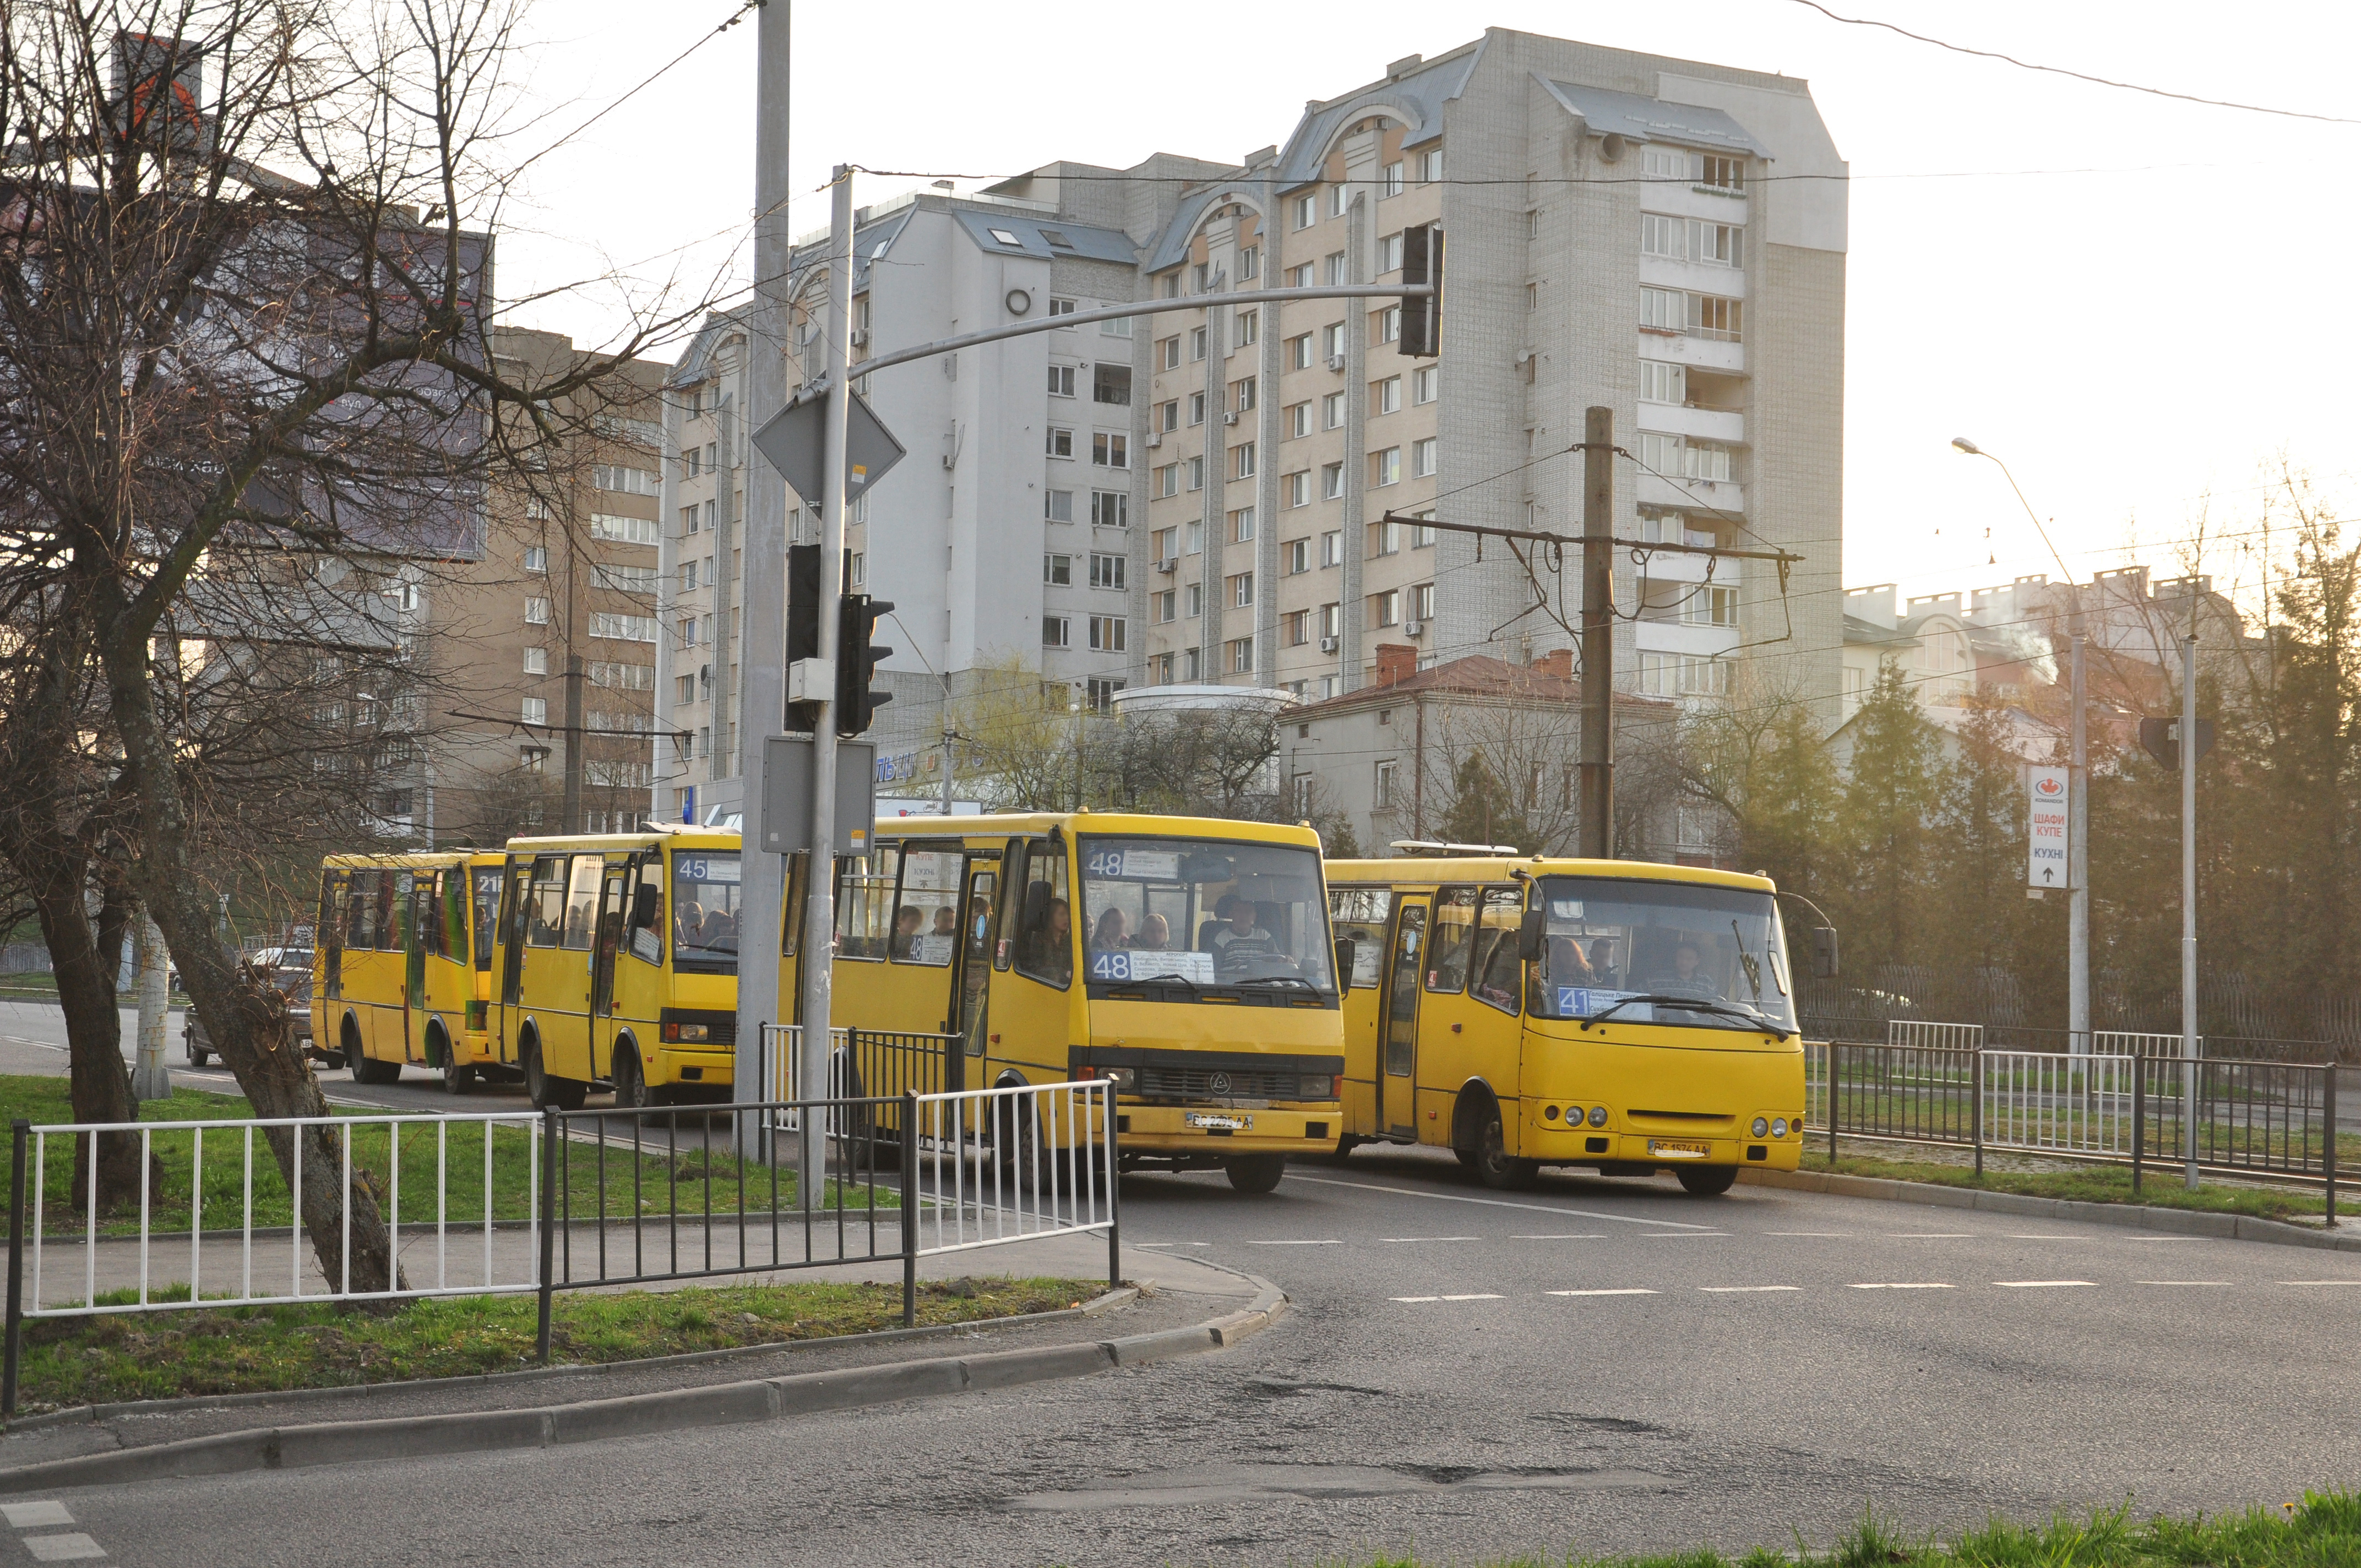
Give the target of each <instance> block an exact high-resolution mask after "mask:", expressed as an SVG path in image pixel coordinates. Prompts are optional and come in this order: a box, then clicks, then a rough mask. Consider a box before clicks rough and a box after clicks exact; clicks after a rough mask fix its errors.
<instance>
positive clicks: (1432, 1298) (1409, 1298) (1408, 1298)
mask: <svg viewBox="0 0 2361 1568" xmlns="http://www.w3.org/2000/svg"><path fill="white" fill-rule="evenodd" d="M1394 1299H1395V1300H1397V1301H1440V1300H1442V1299H1443V1298H1442V1297H1440V1296H1397V1297H1395V1298H1394Z"/></svg>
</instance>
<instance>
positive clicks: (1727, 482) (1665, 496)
mask: <svg viewBox="0 0 2361 1568" xmlns="http://www.w3.org/2000/svg"><path fill="white" fill-rule="evenodd" d="M1638 489H1639V494H1638V497H1637V499H1638V501H1639V504H1640V505H1642V506H1647V507H1673V508H1676V509H1679V510H1685V511H1697V510H1711V511H1723V512H1732V513H1736V514H1738V515H1740V516H1743V515H1745V511H1746V487H1745V486H1743V485H1741V484H1740V483H1739V482H1738V481H1737V480H1735V479H1722V480H1719V481H1717V480H1713V479H1677V478H1675V479H1659V478H1658V477H1655V476H1654V475H1653V474H1642V475H1641V476H1640V483H1639V487H1638Z"/></svg>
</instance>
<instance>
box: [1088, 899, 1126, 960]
mask: <svg viewBox="0 0 2361 1568" xmlns="http://www.w3.org/2000/svg"><path fill="white" fill-rule="evenodd" d="M1126 934H1127V922H1126V921H1125V919H1124V917H1123V911H1122V910H1120V909H1118V908H1116V907H1115V906H1114V905H1108V906H1107V907H1106V908H1104V909H1102V910H1100V911H1099V920H1098V924H1097V925H1096V926H1094V927H1092V928H1091V950H1092V951H1093V952H1110V953H1111V952H1116V951H1119V950H1121V949H1123V948H1128V947H1130V946H1131V944H1130V943H1129V942H1128V941H1126V940H1125V938H1126Z"/></svg>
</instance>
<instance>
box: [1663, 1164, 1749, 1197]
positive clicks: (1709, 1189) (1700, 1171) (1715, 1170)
mask: <svg viewBox="0 0 2361 1568" xmlns="http://www.w3.org/2000/svg"><path fill="white" fill-rule="evenodd" d="M1673 1174H1674V1175H1675V1176H1677V1177H1679V1178H1680V1179H1681V1186H1682V1187H1683V1188H1684V1189H1686V1190H1687V1192H1688V1194H1689V1196H1691V1197H1693V1198H1719V1197H1720V1196H1721V1195H1722V1194H1723V1193H1725V1192H1727V1191H1729V1190H1730V1188H1731V1187H1732V1186H1734V1185H1735V1184H1736V1183H1737V1181H1738V1168H1737V1167H1736V1166H1734V1165H1684V1166H1681V1167H1679V1168H1676V1169H1675V1170H1674V1172H1673Z"/></svg>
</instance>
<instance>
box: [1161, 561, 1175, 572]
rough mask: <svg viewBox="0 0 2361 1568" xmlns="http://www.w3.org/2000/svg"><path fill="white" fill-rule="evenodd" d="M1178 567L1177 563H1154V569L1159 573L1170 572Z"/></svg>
mask: <svg viewBox="0 0 2361 1568" xmlns="http://www.w3.org/2000/svg"><path fill="white" fill-rule="evenodd" d="M1178 565H1180V562H1178V561H1159V562H1158V563H1156V569H1157V570H1158V571H1159V572H1170V571H1171V570H1172V569H1173V568H1174V567H1176V566H1178Z"/></svg>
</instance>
